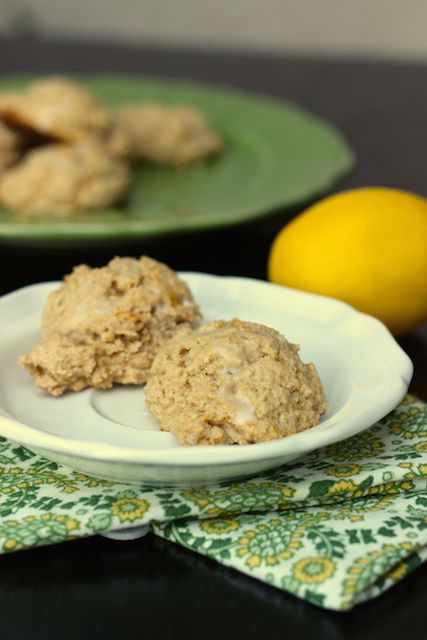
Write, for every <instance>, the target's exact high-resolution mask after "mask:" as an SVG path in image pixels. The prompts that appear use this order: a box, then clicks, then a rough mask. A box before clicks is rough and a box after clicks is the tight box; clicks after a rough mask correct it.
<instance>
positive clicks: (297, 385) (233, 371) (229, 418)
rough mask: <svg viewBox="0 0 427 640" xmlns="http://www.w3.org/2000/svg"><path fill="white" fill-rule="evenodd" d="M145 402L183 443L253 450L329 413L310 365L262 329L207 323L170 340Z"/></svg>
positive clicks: (158, 358)
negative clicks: (251, 446) (241, 446)
mask: <svg viewBox="0 0 427 640" xmlns="http://www.w3.org/2000/svg"><path fill="white" fill-rule="evenodd" d="M145 397H146V403H147V406H148V407H149V409H150V410H151V411H152V413H153V414H154V416H155V417H156V418H157V420H158V422H159V425H160V428H161V429H162V430H164V431H170V432H171V433H173V434H174V435H175V437H176V438H177V439H178V440H179V441H180V442H181V443H182V444H184V445H201V444H209V445H214V444H251V443H256V442H264V441H267V440H273V439H276V438H283V437H284V436H288V435H291V434H294V433H298V432H299V431H303V430H305V429H309V428H310V427H313V426H314V425H316V424H317V423H318V422H319V420H320V417H321V416H322V414H323V413H325V411H326V409H327V403H326V400H325V397H324V394H323V390H322V385H321V382H320V379H319V376H318V374H317V371H316V368H315V366H314V365H313V364H304V363H303V362H302V361H301V359H300V358H299V356H298V346H296V345H294V344H291V343H289V342H287V340H285V338H283V337H282V336H281V335H280V334H279V333H278V332H277V331H275V330H274V329H271V328H269V327H266V326H264V325H260V324H255V323H251V322H243V321H241V320H238V319H234V320H230V321H215V322H210V323H208V324H206V325H204V326H202V327H200V328H199V329H197V330H195V331H193V332H191V333H189V334H188V335H181V336H176V337H175V338H173V339H172V340H170V341H169V342H167V343H166V344H165V345H164V346H163V348H162V349H161V350H160V351H159V353H158V354H157V356H156V357H155V359H154V362H153V366H152V369H151V373H150V377H149V380H148V383H147V385H146V387H145Z"/></svg>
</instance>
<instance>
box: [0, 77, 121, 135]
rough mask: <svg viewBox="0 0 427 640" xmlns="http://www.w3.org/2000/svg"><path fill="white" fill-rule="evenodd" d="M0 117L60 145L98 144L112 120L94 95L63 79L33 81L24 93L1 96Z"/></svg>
mask: <svg viewBox="0 0 427 640" xmlns="http://www.w3.org/2000/svg"><path fill="white" fill-rule="evenodd" d="M0 115H1V117H2V118H3V119H4V120H5V121H6V122H10V123H11V124H13V125H16V126H19V127H22V128H25V129H28V130H31V131H35V132H37V133H38V134H40V135H44V136H47V137H48V138H51V139H52V140H58V141H61V142H78V141H82V140H84V141H88V140H91V141H94V140H95V141H99V140H102V139H104V138H106V137H108V136H109V134H110V130H111V126H112V117H111V115H110V113H109V111H108V110H107V109H106V107H104V106H103V105H102V104H101V103H100V102H99V100H97V98H96V97H95V96H93V95H92V94H91V93H90V92H89V91H87V90H86V89H85V88H83V87H82V86H80V85H79V84H78V83H77V82H74V81H73V80H70V79H68V78H64V77H61V76H58V77H56V76H53V77H46V78H42V79H40V80H37V81H36V82H33V83H32V84H30V85H29V86H28V88H27V89H26V90H24V91H22V92H9V93H3V94H0Z"/></svg>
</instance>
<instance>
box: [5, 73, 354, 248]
mask: <svg viewBox="0 0 427 640" xmlns="http://www.w3.org/2000/svg"><path fill="white" fill-rule="evenodd" d="M29 80H31V78H29V77H27V76H26V77H23V76H21V77H19V78H17V77H13V78H12V77H7V78H3V79H2V80H1V81H0V90H7V89H10V88H14V87H22V86H25V84H26V83H27V82H28V81H29ZM80 80H81V81H82V83H83V84H85V85H86V86H88V87H89V88H90V89H92V90H93V91H94V93H95V94H96V95H97V96H99V98H100V99H101V100H103V101H105V102H106V103H107V104H109V105H110V106H112V107H114V106H117V105H120V104H121V103H124V102H135V101H141V100H158V101H161V102H165V103H170V104H179V103H185V104H191V105H194V106H195V107H199V108H200V109H201V110H202V111H203V112H204V113H205V114H206V115H207V117H208V118H209V120H210V122H211V124H212V126H213V127H214V128H215V129H216V130H217V131H218V132H219V133H220V134H221V135H222V136H223V137H224V139H225V143H226V150H225V152H224V153H223V154H221V155H220V156H218V157H217V158H215V159H213V160H210V161H208V162H207V163H205V164H203V165H199V166H194V167H191V168H187V169H181V170H176V169H168V168H163V167H150V166H144V165H142V164H141V165H139V166H138V167H137V168H136V169H135V172H134V182H133V188H132V191H131V193H130V196H129V199H128V201H127V203H126V204H125V205H124V206H122V207H120V208H114V209H108V210H102V211H96V212H91V213H88V214H78V215H74V216H70V217H68V218H60V219H55V218H53V217H47V216H45V217H40V218H37V219H33V218H31V219H29V218H26V217H24V216H22V215H16V214H15V215H14V214H13V213H10V212H8V211H6V210H5V209H0V239H4V240H6V239H9V240H20V241H41V240H44V241H45V240H52V241H54V240H57V239H66V240H73V239H76V240H78V239H80V240H81V239H84V238H87V239H102V238H118V237H122V238H131V237H141V236H156V235H160V234H166V233H172V232H178V231H188V230H200V229H204V228H212V227H221V226H225V225H231V224H237V223H240V222H243V221H247V220H250V219H254V218H257V217H260V216H262V215H265V214H267V213H270V212H272V211H274V210H277V209H279V208H284V207H289V206H291V205H292V206H293V205H296V204H297V203H299V202H302V201H304V200H307V199H309V198H312V197H314V196H316V195H319V194H320V193H321V192H323V191H325V190H327V189H328V188H330V187H331V186H332V185H333V184H334V182H335V181H336V180H337V179H338V178H339V177H341V176H342V175H344V174H345V173H346V172H348V171H349V169H350V168H351V167H352V166H353V162H354V158H353V153H352V151H351V150H350V148H349V147H348V145H347V144H346V142H345V140H344V139H343V137H342V136H341V134H340V133H339V132H338V131H337V130H336V129H334V128H333V127H332V126H331V125H330V124H328V123H326V122H325V121H323V120H320V119H319V118H317V117H315V116H313V115H311V114H309V113H307V112H306V111H304V110H302V109H301V108H299V107H297V106H295V105H293V104H289V103H286V102H281V101H278V100H274V99H270V98H264V97H261V96H255V95H251V94H246V93H244V92H240V91H235V90H231V89H225V88H217V87H212V86H204V85H197V84H192V83H189V82H181V81H172V80H156V79H152V78H145V77H139V76H135V77H128V76H96V77H95V76H84V77H83V78H80Z"/></svg>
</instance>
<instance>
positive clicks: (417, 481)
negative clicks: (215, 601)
mask: <svg viewBox="0 0 427 640" xmlns="http://www.w3.org/2000/svg"><path fill="white" fill-rule="evenodd" d="M142 524H150V525H151V529H152V531H153V532H154V533H155V534H157V535H159V536H162V537H163V538H165V539H167V540H170V541H173V542H175V543H178V544H181V545H183V546H185V547H187V548H188V549H191V550H193V551H196V552H198V553H201V554H204V555H206V556H209V557H211V558H213V559H215V560H216V561H218V562H221V563H222V564H225V565H228V566H231V567H234V568H235V569H238V570H240V571H242V572H244V573H246V574H248V575H250V576H252V577H254V578H258V579H259V580H262V581H265V582H267V583H269V584H272V585H275V586H276V587H278V588H279V589H285V590H287V591H289V592H291V593H293V594H295V595H297V596H299V597H301V598H304V599H306V600H308V601H310V602H312V603H313V604H315V605H317V606H321V607H326V608H330V609H337V610H346V609H349V608H351V607H353V606H354V605H356V604H358V603H359V602H362V601H364V600H366V599H369V598H372V597H374V596H377V595H378V594H380V593H382V592H383V591H385V590H386V589H388V588H389V587H391V586H392V585H393V584H395V583H396V582H399V581H400V580H401V579H403V578H404V577H405V576H406V575H408V574H409V573H410V572H411V571H413V570H414V569H415V568H416V567H417V566H419V565H420V563H421V562H422V561H423V560H425V559H426V558H427V405H426V404H424V403H423V402H421V401H419V400H417V399H416V398H415V397H413V396H407V397H406V398H405V399H404V401H403V402H402V403H401V405H400V406H399V407H398V408H397V409H396V410H395V411H393V412H392V413H391V414H390V415H388V416H387V417H386V418H384V419H383V420H381V421H380V422H378V423H377V424H375V425H374V426H372V427H371V428H370V429H368V430H367V431H364V432H363V433H361V434H358V435H356V436H354V437H353V438H350V439H348V440H346V441H343V442H341V443H338V444H334V445H331V446H329V447H326V448H325V449H322V450H318V451H314V452H312V453H311V454H309V455H307V456H305V457H304V458H300V459H298V460H297V461H295V462H294V463H291V464H288V465H285V466H282V467H279V468H277V469H275V470H273V471H270V472H268V473H264V474H263V475H260V476H258V477H255V478H250V479H248V480H243V481H241V482H233V483H228V484H224V485H210V486H206V487H196V488H189V489H174V488H158V489H154V488H151V487H145V486H130V485H126V484H119V483H113V482H108V481H105V480H100V479H97V478H93V477H89V476H86V475H84V474H82V473H79V472H76V471H72V470H71V469H69V468H67V467H64V466H60V465H57V464H56V463H54V462H50V461H48V460H46V459H44V458H42V457H41V456H39V455H37V454H35V453H32V452H31V451H29V450H28V449H26V448H24V447H22V446H20V445H17V444H16V443H13V442H10V441H7V440H6V439H4V438H0V552H3V553H6V552H11V551H17V550H21V549H29V548H31V547H36V546H40V545H47V544H53V543H58V542H62V541H66V540H72V539H74V538H78V537H84V536H90V535H94V534H97V533H102V532H106V531H111V530H113V529H116V530H117V529H122V528H128V527H133V526H137V525H142Z"/></svg>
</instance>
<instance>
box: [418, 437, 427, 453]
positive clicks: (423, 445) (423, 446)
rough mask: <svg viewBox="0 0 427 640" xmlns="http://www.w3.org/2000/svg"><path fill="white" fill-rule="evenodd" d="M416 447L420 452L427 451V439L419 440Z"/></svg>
mask: <svg viewBox="0 0 427 640" xmlns="http://www.w3.org/2000/svg"><path fill="white" fill-rule="evenodd" d="M415 449H416V450H417V451H419V452H420V453H427V440H426V441H425V442H419V443H418V444H416V445H415Z"/></svg>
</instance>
